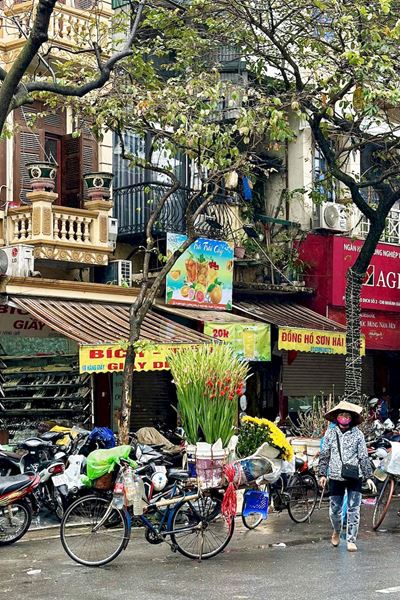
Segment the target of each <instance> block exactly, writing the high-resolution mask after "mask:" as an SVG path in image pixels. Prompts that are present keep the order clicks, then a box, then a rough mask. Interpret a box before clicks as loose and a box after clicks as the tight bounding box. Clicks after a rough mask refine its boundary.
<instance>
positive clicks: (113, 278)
mask: <svg viewBox="0 0 400 600" xmlns="http://www.w3.org/2000/svg"><path fill="white" fill-rule="evenodd" d="M96 281H97V283H107V284H108V285H125V286H129V287H131V286H132V263H131V261H130V260H110V262H109V263H108V265H107V266H106V267H102V268H101V270H100V269H99V270H98V271H97V273H96Z"/></svg>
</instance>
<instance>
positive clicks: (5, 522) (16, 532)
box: [0, 500, 32, 546]
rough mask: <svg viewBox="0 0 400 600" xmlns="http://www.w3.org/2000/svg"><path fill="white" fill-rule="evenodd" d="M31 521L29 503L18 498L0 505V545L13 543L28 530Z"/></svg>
mask: <svg viewBox="0 0 400 600" xmlns="http://www.w3.org/2000/svg"><path fill="white" fill-rule="evenodd" d="M31 521H32V510H31V507H30V504H28V503H27V502H24V500H18V501H17V502H14V503H13V504H9V505H8V506H2V507H0V546H7V545H8V544H13V543H14V542H16V541H17V540H19V539H21V538H22V536H23V535H25V533H26V532H27V531H28V529H29V526H30V524H31Z"/></svg>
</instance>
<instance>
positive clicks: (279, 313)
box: [233, 301, 346, 331]
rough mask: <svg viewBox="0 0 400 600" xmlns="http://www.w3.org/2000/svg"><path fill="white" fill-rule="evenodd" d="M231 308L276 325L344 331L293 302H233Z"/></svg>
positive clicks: (328, 320)
mask: <svg viewBox="0 0 400 600" xmlns="http://www.w3.org/2000/svg"><path fill="white" fill-rule="evenodd" d="M233 308H234V309H235V310H237V311H238V312H240V313H241V314H243V315H246V316H247V317H252V318H253V319H254V318H256V319H259V320H261V321H265V322H267V323H271V324H272V325H276V326H277V327H295V328H303V329H316V330H320V331H346V327H345V326H344V325H341V324H340V323H336V321H332V320H331V319H328V318H327V317H324V316H322V315H320V314H318V313H316V312H315V311H313V310H311V309H309V308H306V307H305V306H301V305H300V304H295V303H294V302H279V303H278V302H259V301H257V302H235V303H234V305H233Z"/></svg>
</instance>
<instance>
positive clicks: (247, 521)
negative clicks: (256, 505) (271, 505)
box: [242, 482, 268, 529]
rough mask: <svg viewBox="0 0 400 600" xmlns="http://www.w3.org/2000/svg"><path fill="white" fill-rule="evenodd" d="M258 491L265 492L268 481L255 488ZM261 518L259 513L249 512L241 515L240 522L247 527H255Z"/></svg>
mask: <svg viewBox="0 0 400 600" xmlns="http://www.w3.org/2000/svg"><path fill="white" fill-rule="evenodd" d="M257 489H258V490H260V492H265V491H266V490H267V489H268V483H267V482H265V483H262V484H261V485H259V486H258V488H257ZM262 521H263V518H262V515H261V514H260V513H256V512H255V513H250V514H249V515H247V516H246V517H245V516H244V515H242V523H243V525H244V526H245V527H246V528H247V529H255V528H256V527H258V526H259V525H260V523H262Z"/></svg>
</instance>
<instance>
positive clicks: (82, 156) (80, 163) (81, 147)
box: [61, 131, 98, 208]
mask: <svg viewBox="0 0 400 600" xmlns="http://www.w3.org/2000/svg"><path fill="white" fill-rule="evenodd" d="M62 155H63V159H62V193H61V204H62V205H63V206H70V207H73V208H79V207H80V206H81V204H82V199H83V198H86V197H87V194H86V190H85V186H84V182H83V176H84V174H85V173H90V172H93V171H97V164H98V163H97V155H98V147H97V140H96V139H94V138H93V136H90V137H89V135H88V134H87V133H86V132H85V131H83V132H82V134H81V136H80V137H78V138H73V137H72V135H65V136H64V137H63V140H62Z"/></svg>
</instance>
